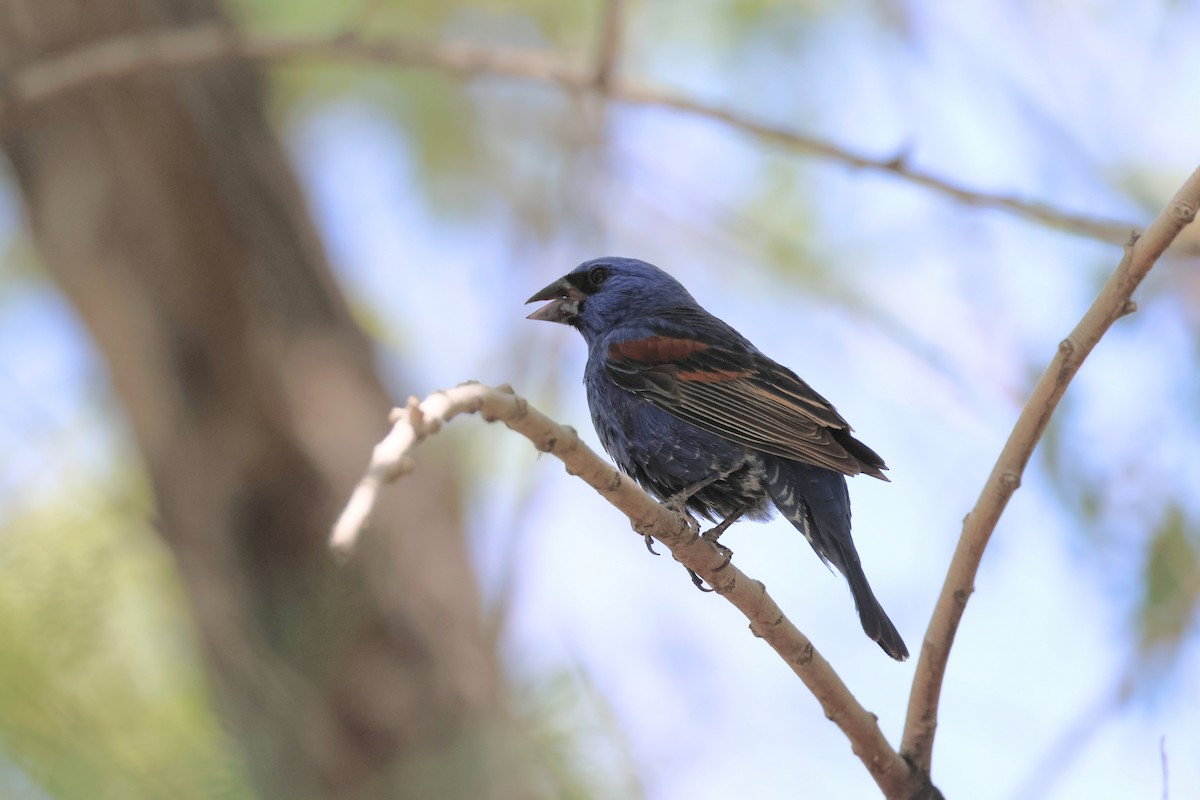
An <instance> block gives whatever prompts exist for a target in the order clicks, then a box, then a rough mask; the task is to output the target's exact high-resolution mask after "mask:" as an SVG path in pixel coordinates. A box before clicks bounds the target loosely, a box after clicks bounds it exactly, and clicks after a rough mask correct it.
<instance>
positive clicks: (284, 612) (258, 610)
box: [0, 0, 507, 798]
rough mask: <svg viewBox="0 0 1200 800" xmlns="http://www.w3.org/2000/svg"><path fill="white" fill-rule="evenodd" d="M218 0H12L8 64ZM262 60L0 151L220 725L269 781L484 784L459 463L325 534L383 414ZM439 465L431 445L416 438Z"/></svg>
mask: <svg viewBox="0 0 1200 800" xmlns="http://www.w3.org/2000/svg"><path fill="white" fill-rule="evenodd" d="M220 14H221V12H220V9H219V8H218V7H217V5H216V0H105V1H104V2H97V0H88V1H87V2H83V1H82V0H9V1H8V2H7V3H4V4H3V6H0V64H4V65H5V66H6V68H11V67H17V66H19V65H20V64H22V63H28V62H30V61H33V60H35V59H37V58H38V57H39V56H40V55H43V54H49V53H55V52H60V51H63V50H65V49H69V48H71V47H73V46H77V45H79V44H80V43H83V42H85V41H88V40H92V39H95V38H99V37H104V36H109V35H115V34H119V33H126V32H129V31H134V30H139V29H149V28H157V27H161V26H165V25H171V24H185V23H189V22H197V21H201V20H210V19H212V18H214V17H219V16H220ZM264 106H265V103H264V98H263V92H262V86H261V85H260V82H259V80H258V79H257V76H256V74H255V73H254V71H253V70H252V69H250V68H249V67H246V66H244V65H231V66H228V67H221V68H217V69H208V70H204V71H197V72H188V73H171V74H154V75H145V76H139V77H137V78H135V79H130V80H126V81H123V82H120V83H111V84H105V85H102V86H96V87H94V88H89V89H87V90H85V91H81V92H80V93H78V94H76V95H72V96H70V97H66V98H63V99H61V100H58V101H55V102H54V103H52V104H49V105H46V106H39V107H36V108H26V109H17V114H18V117H17V119H16V120H15V124H13V120H11V119H10V120H9V123H10V127H9V129H8V132H7V133H6V134H5V137H4V140H3V146H4V149H5V150H6V152H7V154H8V157H9V158H10V160H11V161H12V164H13V167H14V171H15V173H16V175H17V177H18V180H19V182H20V186H21V191H22V193H23V196H24V200H25V204H26V208H27V213H28V216H29V220H30V223H31V225H32V227H33V230H34V234H35V237H36V240H37V243H38V245H39V247H40V250H41V253H42V256H43V259H44V261H45V263H46V265H47V267H48V268H49V269H50V270H51V272H52V273H53V275H54V276H55V278H56V279H57V281H58V282H59V284H60V285H61V286H62V289H63V290H64V291H65V292H66V294H67V295H68V296H69V297H70V299H71V300H72V302H73V303H74V304H75V307H76V308H77V309H78V311H79V314H80V315H81V316H82V318H83V319H84V321H85V322H86V324H87V326H88V327H89V328H90V330H91V332H92V334H93V336H94V338H95V341H96V343H97V344H98V346H99V348H100V349H101V350H102V351H103V353H104V356H105V357H106V359H107V361H108V365H109V368H110V370H111V375H112V382H113V385H114V386H115V388H116V391H117V393H118V395H119V396H120V399H121V401H122V403H123V405H124V408H125V410H126V413H127V415H128V420H129V425H130V427H131V428H132V432H133V435H134V436H135V437H136V440H137V444H138V447H139V449H140V451H141V454H142V457H143V459H144V461H145V464H146V467H147V469H148V471H149V475H150V479H151V482H152V486H153V490H154V497H155V500H156V505H157V513H158V516H159V518H158V520H157V523H158V527H159V529H160V530H161V532H162V535H163V536H164V537H165V539H166V541H167V542H168V543H169V545H170V547H171V548H172V550H173V552H174V554H175V557H176V560H177V562H178V565H179V570H180V572H181V574H182V576H183V580H184V583H185V586H186V589H187V592H188V595H189V599H190V602H191V606H192V608H193V611H194V613H195V618H196V621H197V624H198V627H199V629H200V632H201V636H202V639H203V642H204V647H205V653H206V656H207V658H208V662H209V665H210V667H211V674H212V676H213V681H214V685H215V687H216V690H217V694H218V697H219V700H220V702H221V706H222V709H223V713H224V718H225V719H226V720H227V724H228V727H229V729H230V730H231V732H232V733H233V734H234V736H235V737H236V739H237V741H238V743H239V745H240V747H241V749H242V751H243V752H244V754H245V758H246V759H247V761H248V763H249V765H250V769H251V772H252V774H253V776H254V779H255V782H256V786H257V787H258V789H259V791H260V792H261V793H262V795H263V796H265V797H286V798H309V797H334V796H336V797H353V796H361V797H389V798H391V797H439V798H440V797H470V798H481V797H495V796H499V795H501V794H504V793H505V789H504V786H505V785H506V784H505V781H504V780H502V779H501V778H502V776H500V775H498V774H497V773H498V771H500V770H502V769H506V768H504V767H502V766H501V764H502V762H505V763H506V762H507V759H504V758H503V757H497V756H496V755H495V753H493V752H492V747H491V744H490V743H491V742H493V739H492V736H491V734H490V733H489V731H492V730H494V729H495V728H494V722H495V719H496V714H497V708H498V705H499V701H498V695H499V686H498V684H499V681H498V674H497V673H498V670H497V666H496V658H495V654H494V653H493V652H491V651H490V649H489V648H490V646H489V644H488V643H487V640H486V638H485V637H484V635H483V632H482V626H481V621H480V613H479V598H478V595H477V588H476V585H475V582H474V578H473V575H472V573H471V571H470V567H469V563H468V559H467V555H466V552H465V546H464V542H463V536H462V530H461V521H460V519H459V517H458V512H457V498H456V486H455V484H454V482H453V480H452V475H451V473H450V471H449V469H447V468H446V467H444V466H442V467H437V466H436V465H435V464H433V463H432V462H431V461H429V460H428V458H427V457H426V458H423V459H422V469H421V470H419V471H418V472H417V473H416V474H414V475H412V476H411V477H410V478H408V479H407V480H406V481H405V482H404V484H403V485H402V486H400V487H398V488H397V489H395V490H393V491H391V492H390V493H389V494H388V496H387V497H386V498H385V501H384V504H383V505H382V506H381V507H380V509H379V511H378V513H377V515H376V517H375V522H374V525H373V528H372V530H371V531H370V532H369V534H368V536H367V537H366V541H364V543H363V546H362V549H361V550H360V552H359V555H358V556H357V558H356V559H355V560H354V561H353V562H352V563H351V564H349V565H347V566H346V567H341V568H339V567H336V566H335V565H334V564H333V563H332V562H331V559H330V558H329V556H328V554H327V551H326V548H325V537H326V534H327V532H328V530H329V526H330V524H331V522H332V520H333V518H334V516H335V514H336V511H337V509H338V507H339V505H340V504H341V503H342V502H343V501H344V500H345V499H346V497H347V496H348V492H349V489H350V487H351V485H352V484H353V482H354V480H355V479H356V478H357V477H358V474H359V473H360V471H361V470H362V469H363V468H364V466H365V463H366V459H367V457H368V455H369V452H370V449H371V446H372V444H373V443H374V442H375V441H376V440H377V439H378V438H379V437H380V436H381V435H382V433H383V432H384V430H385V427H384V418H385V414H386V412H387V409H388V407H389V400H388V398H387V396H386V395H385V392H384V391H383V389H382V387H381V386H380V383H379V381H378V379H377V377H376V375H375V372H374V369H373V365H372V356H371V352H370V348H369V346H368V343H367V341H366V340H365V338H364V337H363V335H362V334H361V333H360V331H359V329H358V328H357V327H356V326H355V323H354V322H353V320H352V318H351V316H350V314H349V313H348V310H347V307H346V304H345V302H344V300H343V298H342V296H341V294H340V293H339V291H338V288H337V286H336V285H335V283H334V280H333V278H332V276H331V274H330V271H329V268H328V266H327V264H326V262H325V259H324V255H323V253H322V249H321V246H320V243H319V241H318V238H317V236H316V234H315V232H314V230H313V228H312V225H311V224H310V222H309V220H308V217H307V214H306V211H305V208H304V204H303V200H302V198H301V195H300V193H299V191H298V187H297V185H296V182H295V179H294V177H293V176H292V174H291V172H290V170H289V166H288V163H287V160H286V157H285V153H284V151H283V149H282V147H281V146H280V144H279V142H278V141H277V139H276V137H275V135H274V133H273V132H272V130H271V127H270V126H269V124H268V122H267V120H266V115H265V108H264ZM427 456H428V454H427Z"/></svg>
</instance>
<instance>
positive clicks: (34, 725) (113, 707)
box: [0, 486, 251, 800]
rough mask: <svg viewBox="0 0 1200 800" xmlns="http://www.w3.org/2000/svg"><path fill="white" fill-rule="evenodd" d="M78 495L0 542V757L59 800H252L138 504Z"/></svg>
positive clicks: (20, 519) (164, 557) (31, 516)
mask: <svg viewBox="0 0 1200 800" xmlns="http://www.w3.org/2000/svg"><path fill="white" fill-rule="evenodd" d="M78 488H79V487H69V486H64V487H63V489H62V498H61V502H59V503H55V504H52V505H46V506H44V507H41V508H38V509H36V510H33V511H30V512H27V513H24V514H21V515H19V516H16V517H12V518H10V519H9V520H8V522H7V524H6V525H5V526H4V529H3V530H0V545H2V546H0V741H2V743H3V744H2V749H3V752H4V753H5V756H6V758H7V759H8V760H9V761H10V762H11V763H12V764H13V765H14V766H15V767H17V768H19V769H20V770H21V771H22V772H23V773H24V775H25V776H27V777H28V779H29V780H30V781H31V782H32V783H34V784H36V785H38V786H40V787H41V788H42V789H43V790H44V791H45V793H46V794H48V795H50V796H52V797H55V798H59V800H67V799H68V798H81V800H84V799H86V800H97V799H102V798H114V800H115V799H116V798H130V797H139V798H141V797H162V798H181V799H182V798H197V800H199V799H200V798H227V799H228V800H236V799H237V798H249V797H250V796H251V793H250V791H249V789H248V785H247V782H246V776H245V772H244V770H243V768H242V765H241V764H240V763H239V762H238V760H237V758H236V756H235V754H234V753H233V752H232V751H231V749H230V747H229V742H228V740H227V739H226V737H225V736H224V734H223V733H222V732H221V730H220V728H219V727H218V725H217V722H216V719H215V717H214V715H213V711H212V703H211V698H210V696H209V693H208V691H207V687H206V685H205V681H204V676H203V673H202V669H201V662H200V659H199V655H198V653H197V651H196V645H195V641H194V631H193V629H192V626H191V622H190V619H189V617H188V615H187V613H186V611H185V609H184V607H183V600H182V596H181V593H180V590H179V587H178V585H177V583H176V579H175V576H174V572H173V564H172V563H171V559H170V558H169V556H168V554H167V553H166V552H165V551H164V550H163V547H162V545H161V544H160V542H159V540H158V538H157V536H156V535H155V534H154V532H153V531H152V530H150V528H149V526H148V525H147V521H146V520H145V518H144V517H143V518H141V519H139V516H138V514H137V513H136V512H134V511H132V509H133V508H145V507H146V502H145V499H144V497H142V498H140V502H134V503H132V505H125V506H120V505H111V504H103V505H95V506H92V505H86V504H84V502H83V501H80V500H78V499H77V498H79V497H94V496H95V494H94V493H93V492H92V491H91V490H89V491H87V492H78V493H77V490H78ZM114 494H115V495H116V496H121V495H122V494H127V493H122V492H121V491H119V490H117V491H115V492H114ZM3 769H4V768H3V766H2V765H0V772H2V771H3Z"/></svg>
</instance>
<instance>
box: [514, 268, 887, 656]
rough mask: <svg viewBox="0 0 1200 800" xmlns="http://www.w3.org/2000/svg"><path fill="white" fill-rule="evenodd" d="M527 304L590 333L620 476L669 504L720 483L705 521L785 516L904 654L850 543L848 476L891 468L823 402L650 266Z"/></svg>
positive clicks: (564, 286)
mask: <svg viewBox="0 0 1200 800" xmlns="http://www.w3.org/2000/svg"><path fill="white" fill-rule="evenodd" d="M531 300H551V301H552V302H551V303H550V304H549V305H547V306H546V307H544V308H542V309H540V310H539V311H536V312H534V314H532V315H530V316H531V318H534V319H546V320H552V321H555V322H563V323H566V324H569V325H571V326H573V327H575V328H576V329H578V330H579V332H580V333H581V334H583V338H584V340H585V341H586V342H587V346H588V361H587V367H586V370H585V375H584V382H585V384H586V388H587V399H588V406H589V408H590V410H591V415H592V422H593V423H594V424H595V426H596V431H597V433H598V434H599V436H600V442H601V443H602V444H603V445H604V449H605V450H607V451H608V453H609V455H610V456H612V458H613V460H614V461H616V463H617V466H618V467H619V468H620V469H621V470H622V471H623V472H625V473H626V474H628V475H630V476H631V477H633V478H634V479H635V480H636V481H637V482H638V483H640V484H641V485H642V486H644V487H645V488H646V489H647V490H648V491H650V492H651V493H652V494H654V495H656V496H658V497H659V498H661V499H663V500H666V499H670V498H672V497H674V496H675V495H676V494H677V493H679V492H681V491H683V490H685V489H688V488H689V487H694V486H695V485H697V484H700V483H703V482H704V481H706V480H710V479H712V478H717V479H716V480H714V481H713V482H711V483H709V484H708V485H705V486H703V487H702V488H700V489H698V490H697V491H696V492H695V493H694V494H693V495H691V497H690V498H689V499H688V500H687V508H688V509H689V510H690V511H692V512H693V513H695V514H697V515H699V516H701V517H704V518H706V519H710V520H718V521H719V520H724V519H726V518H728V517H731V516H734V515H739V514H740V515H744V516H748V517H749V518H751V519H766V518H768V517H769V516H770V515H771V513H772V512H773V510H778V511H779V512H780V513H781V514H782V515H783V516H784V517H785V518H787V519H788V521H790V522H791V523H792V524H793V525H795V526H796V528H797V529H799V530H800V531H801V532H802V533H803V534H804V535H805V537H806V538H807V539H808V541H809V544H811V545H812V547H813V549H814V550H815V551H816V553H817V555H818V556H820V557H821V559H822V560H824V561H826V562H827V563H829V564H832V565H833V566H834V567H836V568H837V569H838V571H840V572H841V573H842V574H843V575H845V576H846V578H847V581H848V582H849V584H850V589H851V592H852V594H853V595H854V600H855V604H856V606H857V607H858V612H859V617H860V619H861V621H862V625H863V629H864V630H865V631H866V633H867V635H868V636H870V637H871V638H872V639H874V640H875V641H877V642H879V644H880V646H881V647H882V648H883V649H884V651H885V652H887V653H888V654H889V655H891V656H892V657H893V658H897V659H901V660H902V659H904V658H906V657H907V656H908V649H907V648H906V647H905V645H904V642H903V640H902V639H901V637H900V634H899V633H898V632H897V631H896V628H895V626H894V625H893V624H892V622H891V620H890V619H888V617H887V614H885V613H884V611H883V608H882V607H881V606H880V605H879V602H878V601H877V600H876V599H875V596H874V594H873V593H872V592H871V588H870V585H869V584H868V583H867V579H866V576H865V574H864V573H863V569H862V565H861V563H860V561H859V557H858V553H857V551H856V550H855V547H854V542H853V540H852V539H851V535H850V497H849V494H848V492H847V487H846V477H845V476H847V475H857V474H859V473H866V474H869V475H873V476H875V477H878V478H882V479H884V480H886V478H885V477H884V475H883V472H882V470H884V469H886V467H885V466H884V463H883V460H882V459H881V458H879V456H878V455H877V454H875V452H874V451H872V450H871V449H870V448H869V447H867V446H866V445H864V444H862V443H861V442H859V441H858V440H857V439H855V438H854V437H853V436H852V435H851V429H850V426H849V425H848V424H847V423H846V421H845V420H844V419H843V418H842V417H841V415H840V414H838V412H837V410H836V409H834V407H833V406H832V405H831V404H830V403H829V402H828V401H827V400H825V398H823V397H821V396H820V395H819V394H817V393H816V392H815V391H813V390H812V388H811V387H809V386H808V384H806V383H805V382H804V381H802V380H801V379H800V378H799V377H798V376H796V375H795V373H793V372H791V371H790V370H788V369H787V368H785V367H783V366H781V365H779V364H777V363H776V362H774V361H772V360H771V359H769V358H767V357H766V356H765V355H763V354H762V353H761V352H760V351H759V350H758V349H757V348H755V347H754V345H752V344H751V343H750V342H749V341H748V340H747V339H746V338H745V337H743V336H742V335H741V334H739V333H738V332H737V331H735V330H734V329H733V328H732V327H730V326H729V325H728V324H726V323H725V322H723V321H722V320H720V319H718V318H717V317H714V316H713V315H711V314H709V313H708V312H707V311H705V310H704V309H703V308H702V307H701V306H700V305H699V304H698V303H697V302H696V301H695V299H694V298H693V297H692V296H691V295H690V294H689V293H688V291H687V290H686V289H684V287H683V286H682V285H681V284H680V283H679V282H678V281H676V280H675V279H674V278H672V277H671V276H670V275H668V274H667V273H665V272H663V271H662V270H660V269H658V268H657V267H654V266H652V265H650V264H647V263H645V262H643V261H638V260H636V259H630V258H600V259H595V260H592V261H588V262H585V263H583V264H581V265H579V266H578V267H576V268H575V269H574V270H572V271H571V272H570V273H568V274H567V275H566V276H564V277H563V278H561V279H560V280H559V281H557V282H555V283H553V284H551V285H550V286H547V287H546V288H545V289H544V290H542V292H539V293H538V294H536V295H534V297H533V298H531Z"/></svg>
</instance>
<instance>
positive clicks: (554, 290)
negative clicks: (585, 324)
mask: <svg viewBox="0 0 1200 800" xmlns="http://www.w3.org/2000/svg"><path fill="white" fill-rule="evenodd" d="M582 299H583V292H581V291H579V290H578V289H576V288H575V287H574V286H572V285H571V284H570V282H569V281H567V279H566V278H559V279H558V280H556V281H555V282H554V283H552V284H550V285H549V286H547V287H546V288H545V289H542V290H541V291H540V292H538V293H537V294H535V295H534V296H533V297H531V298H529V299H528V300H526V301H525V303H526V305H528V304H529V303H536V302H538V301H539V300H551V301H553V302H550V303H547V304H546V305H544V306H542V307H541V308H539V309H538V310H537V311H535V312H533V313H532V314H530V315H529V316H528V317H526V319H541V320H545V321H546V322H561V323H564V324H567V323H569V322H570V321H571V320H573V319H575V317H577V316H578V315H579V301H580V300H582Z"/></svg>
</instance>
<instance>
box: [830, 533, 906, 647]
mask: <svg viewBox="0 0 1200 800" xmlns="http://www.w3.org/2000/svg"><path fill="white" fill-rule="evenodd" d="M847 567H848V568H847V569H845V570H843V572H844V573H845V575H846V581H847V582H848V583H849V584H850V593H851V594H853V595H854V606H855V608H857V609H858V619H859V621H860V622H862V627H863V632H864V633H866V634H867V636H868V637H870V638H871V639H872V640H873V641H875V642H878V643H879V646H880V647H882V648H883V652H885V653H887V654H888V655H889V656H891V657H892V658H894V659H896V660H897V661H904V660H906V659H907V658H908V648H907V647H906V646H905V644H904V639H902V638H900V631H898V630H896V626H895V625H893V624H892V621H891V619H889V618H888V615H887V612H885V611H884V610H883V606H881V605H879V601H878V600H876V599H875V593H874V592H872V591H871V584H869V583H867V576H866V574H865V573H863V570H862V565H861V564H859V562H858V558H857V556H856V557H855V558H854V559H853V560H851V561H850V562H849V563H848V564H847Z"/></svg>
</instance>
